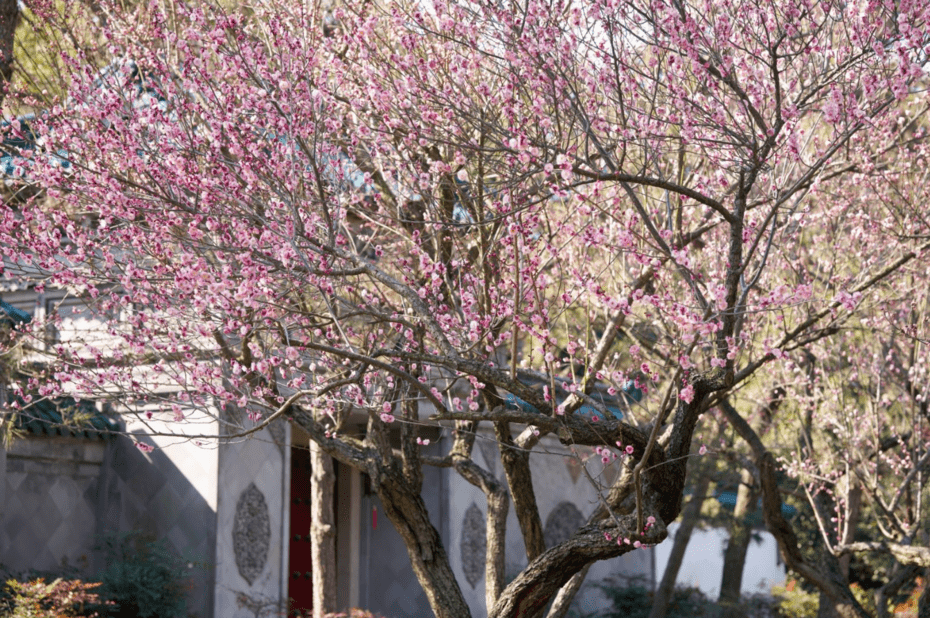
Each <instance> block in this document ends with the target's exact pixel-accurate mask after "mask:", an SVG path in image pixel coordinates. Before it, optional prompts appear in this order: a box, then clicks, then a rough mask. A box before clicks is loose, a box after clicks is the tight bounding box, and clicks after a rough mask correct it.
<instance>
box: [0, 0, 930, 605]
mask: <svg viewBox="0 0 930 618" xmlns="http://www.w3.org/2000/svg"><path fill="white" fill-rule="evenodd" d="M96 9H97V10H98V11H100V12H102V13H101V14H105V15H106V19H105V20H99V21H98V23H99V24H100V25H99V26H98V27H97V29H96V30H94V31H92V32H90V33H89V34H88V36H89V37H92V38H93V40H94V41H98V40H104V41H106V52H105V53H102V52H101V53H98V54H93V55H88V54H83V53H77V52H75V51H74V50H80V49H83V48H85V47H90V44H88V45H86V46H85V45H82V43H81V41H80V40H77V41H74V40H69V43H68V45H67V46H65V45H62V46H61V48H60V49H59V50H57V51H58V52H59V53H60V54H61V57H62V58H63V59H64V62H63V64H64V66H65V67H67V75H66V78H67V83H66V84H63V85H62V91H63V92H67V93H68V94H67V97H62V98H61V99H60V100H58V101H56V102H54V105H52V106H51V107H50V108H49V110H48V113H47V114H46V115H43V116H42V117H41V118H40V119H39V120H38V121H37V122H36V123H35V124H36V128H37V130H38V131H39V132H40V134H41V135H42V136H43V137H44V140H43V142H42V144H41V145H40V146H39V151H38V152H37V153H36V154H35V155H33V156H31V157H30V158H28V159H26V160H25V161H24V169H25V170H26V176H27V178H28V180H29V181H30V182H34V183H37V184H38V185H40V186H42V187H45V193H44V196H43V197H44V198H45V199H34V200H32V201H31V202H29V203H28V204H26V205H25V206H22V207H17V208H12V207H6V208H5V210H4V213H3V218H2V221H0V246H2V247H3V249H2V250H3V252H4V256H5V260H6V266H5V270H6V272H7V273H8V274H9V275H11V276H17V277H23V278H26V279H30V280H32V282H33V283H35V284H36V285H53V286H59V287H65V288H67V289H69V290H71V291H72V292H73V293H74V294H77V295H80V296H82V297H84V298H87V299H88V302H90V304H91V305H92V306H93V309H94V310H96V311H98V312H100V313H101V314H102V315H105V316H111V317H112V316H125V320H124V321H122V322H119V323H117V322H112V326H111V327H109V328H108V329H107V332H106V333H98V334H96V335H95V336H94V337H90V336H89V337H87V338H85V339H84V340H79V339H74V340H70V341H67V342H62V343H60V344H58V345H55V346H52V347H50V348H45V347H44V346H43V347H41V354H43V355H44V357H43V362H44V365H43V366H44V368H45V374H44V375H42V376H41V377H40V378H38V379H36V380H35V381H34V383H33V384H32V386H33V387H34V388H36V389H38V390H40V391H41V393H42V394H43V395H54V394H57V393H60V392H67V393H70V394H73V395H78V396H81V397H90V398H101V397H112V398H115V399H118V400H119V401H120V402H121V403H123V404H124V405H125V406H126V410H125V411H126V412H127V413H131V412H132V409H133V405H134V404H136V403H139V402H141V401H144V400H146V398H152V399H154V398H155V397H156V396H157V395H158V394H159V393H164V392H166V391H172V392H175V393H177V401H176V402H172V403H171V404H168V405H166V410H165V413H166V414H167V415H169V417H171V416H173V417H174V418H176V419H177V422H178V423H182V422H183V419H184V417H185V415H186V414H188V413H189V412H190V411H191V410H192V409H195V408H196V409H198V410H203V411H205V412H207V413H210V412H211V411H215V410H218V409H223V407H224V406H237V407H239V408H247V409H249V410H250V414H249V421H248V422H246V423H244V424H243V426H241V427H233V428H231V429H232V431H230V432H228V433H227V437H230V436H231V437H236V436H242V435H247V434H248V433H249V432H253V431H256V430H257V429H258V428H260V427H262V426H264V425H265V424H266V423H268V422H270V421H272V420H274V419H276V418H279V417H285V418H288V419H291V420H292V421H293V422H295V423H297V424H299V425H300V426H301V427H302V428H303V429H304V430H306V431H307V432H308V433H309V435H310V436H311V439H312V440H313V441H314V442H315V443H316V444H317V445H318V446H319V448H320V449H321V450H322V451H324V452H325V453H327V454H328V455H330V456H332V457H334V458H336V459H337V460H339V461H340V462H342V463H344V464H347V465H350V466H353V467H355V468H358V469H360V470H362V471H364V472H366V473H367V474H368V475H369V476H370V478H371V479H372V489H373V491H374V492H375V493H376V494H377V495H378V497H379V498H380V500H381V501H382V503H383V504H384V508H385V511H386V515H387V516H388V518H389V519H390V520H391V522H392V523H393V524H394V526H395V528H396V529H397V530H398V532H399V533H400V535H401V537H402V538H403V539H404V541H405V543H406V545H407V548H408V553H409V556H410V559H411V564H412V566H413V570H414V572H415V573H416V575H417V577H418V578H419V580H420V582H421V584H422V585H423V588H424V590H425V592H426V595H427V597H428V599H429V601H430V603H431V606H432V608H433V610H434V612H435V613H436V615H437V616H440V617H446V616H465V615H468V612H469V610H468V607H467V606H466V604H465V601H464V598H463V595H462V593H461V590H460V588H459V585H458V582H457V581H456V580H455V577H454V574H453V572H452V569H451V566H450V564H449V560H448V557H447V555H446V552H445V548H444V547H443V545H442V542H441V539H440V537H439V534H438V532H437V531H436V529H435V528H433V526H432V525H431V524H430V522H429V517H428V513H427V511H426V508H425V505H424V502H423V500H422V499H421V498H420V492H421V489H422V482H423V474H422V467H423V466H424V465H434V466H444V467H449V468H454V469H455V471H456V472H457V473H459V474H461V475H463V477H464V478H465V479H467V480H468V481H469V482H472V483H473V484H475V485H477V486H479V487H480V488H481V489H482V490H483V491H484V492H485V495H486V496H487V499H488V507H489V508H488V514H489V515H488V526H487V547H488V563H487V569H486V583H487V590H488V594H487V605H488V612H489V615H491V616H495V617H497V616H526V615H535V614H536V613H537V612H539V611H541V610H542V608H543V607H544V606H545V605H546V603H547V602H548V601H549V600H550V599H551V598H552V596H553V595H555V594H556V593H557V592H558V591H559V589H560V588H561V587H562V586H563V585H565V584H566V583H568V582H569V580H570V579H571V578H572V577H573V575H575V574H576V573H578V572H579V571H581V570H582V569H584V567H585V566H586V565H588V564H590V563H592V562H594V561H597V560H602V559H606V558H611V557H614V556H618V555H621V554H624V553H627V552H631V551H636V550H637V549H639V548H640V547H642V546H643V545H650V544H654V543H658V542H661V541H662V540H663V539H664V538H665V536H666V527H667V526H668V525H669V524H670V523H671V522H672V521H674V520H675V518H676V517H677V516H678V514H679V511H680V510H681V503H682V492H683V489H684V485H685V477H686V471H687V461H688V456H689V453H690V452H691V449H692V439H693V436H694V432H695V427H696V425H697V423H698V421H699V418H700V417H701V414H702V413H704V412H706V411H708V410H709V409H710V408H711V407H712V406H714V405H720V406H721V407H723V408H724V409H725V411H726V416H727V418H728V421H729V422H730V423H731V425H733V426H734V427H735V428H736V429H737V431H738V432H739V434H740V436H741V437H743V438H744V439H745V440H746V441H747V443H748V444H749V445H750V446H751V449H752V452H753V458H754V460H755V465H756V466H757V468H758V470H759V474H760V481H761V489H762V493H763V497H764V498H763V499H764V503H765V514H766V521H767V524H768V527H769V528H770V529H771V530H772V531H773V533H775V534H776V537H777V538H778V539H779V543H780V547H781V551H782V553H783V555H784V556H785V558H786V561H787V562H788V563H789V566H790V567H791V568H792V569H793V570H795V571H796V572H798V573H800V574H801V575H802V576H804V577H805V578H806V579H807V580H809V581H810V582H811V583H812V584H813V585H815V586H816V587H817V588H818V589H819V590H820V591H822V592H823V594H824V595H825V598H826V599H828V600H829V603H830V604H831V605H832V606H833V607H834V608H835V610H836V611H837V612H838V613H839V614H840V615H843V616H864V615H866V612H865V610H864V609H863V608H862V607H861V605H860V604H859V603H858V601H857V600H856V599H855V597H854V596H853V594H852V593H851V591H850V589H849V587H848V585H846V583H845V582H844V581H843V580H842V578H841V577H840V578H838V577H835V576H834V570H828V571H824V570H823V569H820V568H818V567H816V566H814V565H812V564H811V563H810V562H809V561H808V560H807V559H805V557H804V556H803V555H802V554H801V553H800V551H799V549H798V547H797V543H796V537H795V535H794V532H793V529H792V528H791V526H790V524H788V522H786V521H785V520H784V519H783V518H782V517H781V515H780V503H781V500H780V497H779V495H778V488H777V485H773V483H774V480H773V479H775V478H776V476H775V475H776V470H777V469H778V468H779V466H778V464H777V463H776V460H775V457H774V455H773V453H772V452H771V451H770V450H769V449H768V448H767V447H766V446H765V444H764V443H763V442H762V441H761V439H760V438H759V436H758V434H757V433H756V432H755V430H753V429H752V427H751V425H750V424H749V423H747V422H746V420H745V419H744V418H743V416H742V415H741V413H740V411H739V410H738V409H736V408H734V407H732V406H730V407H727V405H726V401H728V399H727V398H728V397H731V396H733V395H735V394H737V393H738V392H747V391H748V390H749V389H752V388H758V387H759V385H758V384H756V381H759V382H762V383H764V382H765V380H763V379H762V377H761V376H760V374H767V373H769V372H774V371H775V369H776V368H786V369H789V370H790V368H792V367H793V365H792V364H791V363H792V360H791V359H793V358H795V357H799V355H801V354H802V352H803V350H805V349H806V348H809V347H812V346H814V345H815V344H817V343H818V342H820V341H822V340H824V339H827V338H830V337H833V336H835V335H836V334H837V333H839V332H840V331H841V329H842V328H844V327H845V325H847V324H849V323H852V322H853V321H855V320H860V319H866V316H869V315H871V312H872V311H874V310H875V308H876V307H878V306H880V304H881V303H882V302H883V301H884V297H883V296H882V295H883V294H885V293H887V291H888V290H892V289H894V290H897V291H898V292H900V293H901V294H905V295H906V294H908V291H907V286H906V285H905V281H906V280H905V279H903V278H902V277H904V276H905V272H906V271H907V270H909V269H913V270H914V271H920V269H921V268H922V267H923V261H922V260H919V259H917V258H918V257H919V256H920V255H921V254H922V252H923V251H924V250H925V249H926V247H927V245H926V238H925V237H926V234H927V225H926V222H925V221H923V220H921V219H919V218H914V217H913V216H910V217H895V216H890V215H888V214H887V212H886V209H892V210H893V209H894V208H897V207H898V206H899V205H903V201H901V200H899V199H898V197H897V196H896V195H894V194H893V193H891V192H888V191H882V192H879V191H876V190H875V189H874V188H873V185H874V184H875V183H880V182H882V181H883V180H885V179H888V180H890V179H895V178H900V176H899V173H900V172H901V170H902V167H901V165H902V163H901V160H902V159H904V158H905V156H904V153H903V150H902V148H903V145H904V144H908V143H910V141H913V140H912V138H911V137H910V136H911V133H909V131H910V128H909V125H908V123H907V122H904V123H903V124H902V123H899V122H898V119H899V118H901V117H902V115H903V116H904V117H905V118H908V117H911V116H913V117H916V116H919V115H920V114H922V113H923V112H921V111H920V110H921V109H925V107H926V98H925V95H924V92H923V90H922V88H923V85H924V73H923V70H922V66H923V65H922V63H923V62H924V48H923V46H924V45H925V40H926V37H925V35H926V32H927V28H928V26H927V14H926V11H928V10H930V9H927V8H925V7H923V6H922V5H920V4H919V3H899V4H896V5H893V6H892V5H890V4H889V5H885V4H878V3H870V4H864V5H860V4H856V3H847V4H843V5H839V4H838V5H833V4H830V3H805V2H800V1H799V2H795V1H791V0H786V1H769V0H756V1H749V0H737V1H734V2H730V3H726V4H719V3H706V4H702V3H699V2H695V3H688V2H681V1H674V2H671V3H666V2H662V1H659V0H655V1H653V2H640V1H632V0H631V1H628V2H615V1H613V0H603V1H597V2H584V3H574V2H567V1H566V2H548V1H545V2H544V1H537V0H530V1H529V2H524V3H510V2H504V3H499V4H488V3H471V2H467V1H460V2H434V3H432V4H422V3H411V4H404V3H402V2H397V3H390V4H386V5H377V4H374V3H365V4H362V5H360V6H358V7H353V9H354V10H352V11H350V10H348V9H342V10H337V11H335V12H334V13H332V14H331V15H329V14H327V13H326V12H325V11H323V10H321V9H320V8H319V7H314V6H312V5H311V6H308V5H307V3H304V2H293V3H289V2H287V1H286V0H280V1H273V2H263V3H255V4H254V5H247V6H243V7H241V8H235V9H229V10H227V9H224V8H222V7H220V6H203V5H200V4H193V5H186V4H184V3H181V2H172V1H170V0H165V1H164V2H154V3H148V4H146V5H144V6H139V7H131V6H130V7H125V6H122V5H120V4H119V3H112V4H111V3H107V2H101V3H99V6H98V7H96ZM33 10H34V11H35V12H36V14H37V15H40V16H41V15H46V14H47V16H48V19H47V20H45V21H44V22H43V23H56V22H55V21H54V19H55V17H56V15H58V14H57V8H56V7H55V5H54V4H53V3H49V4H47V5H43V4H42V3H41V2H37V3H35V4H34V6H33ZM72 10H74V11H75V12H79V11H80V10H82V9H81V7H77V6H76V7H72ZM91 22H92V20H91V19H89V18H88V19H87V22H86V23H91ZM103 65H107V68H106V70H105V71H104V72H103V73H101V69H103V68H104V66H103ZM22 103H23V104H28V103H32V101H23V102H22ZM17 130H18V128H17V126H16V125H15V123H14V125H13V127H12V128H11V131H13V132H15V131H17ZM913 139H918V138H916V137H914V138H913ZM59 152H66V153H67V159H68V162H69V165H67V166H65V165H62V164H61V159H60V158H56V157H55V156H52V155H54V154H55V153H59ZM907 212H911V211H907ZM875 221H880V222H881V224H880V225H879V224H874V223H873V222H875ZM840 255H847V256H850V255H851V256H854V257H855V259H853V260H849V259H845V260H839V259H836V256H840ZM36 328H37V329H38V328H39V326H38V325H37V326H36ZM35 332H36V333H38V332H41V331H39V330H36V331H35ZM36 349H37V350H39V349H40V346H38V345H37V346H36ZM36 353H37V354H38V353H39V352H38V351H37V352H36ZM765 386H767V384H766V385H765ZM624 389H626V391H627V392H628V393H630V392H633V390H634V389H635V391H636V392H637V393H638V394H639V398H640V401H639V402H638V403H637V404H636V405H626V404H623V403H621V402H623V401H624V400H625V399H626V398H625V397H624V395H623V394H622V391H623V390H624ZM794 396H798V395H797V394H796V393H795V394H794ZM605 402H606V404H605ZM612 402H613V403H616V404H619V405H623V407H624V408H625V409H624V415H623V418H622V419H617V418H615V415H614V414H613V413H612V411H611V409H609V408H608V405H613V403H612ZM353 415H355V416H353ZM358 415H362V418H364V419H365V423H366V429H365V432H364V435H353V434H351V433H349V432H348V431H347V428H348V427H349V424H350V422H351V421H352V419H353V418H359V416H358ZM427 416H429V417H430V418H429V422H431V423H439V424H440V425H441V426H443V427H446V428H449V429H453V428H454V434H453V435H454V441H453V445H452V447H451V450H450V451H449V452H448V453H446V454H444V455H443V456H441V457H426V456H424V455H422V454H421V452H420V446H421V444H422V443H423V437H422V431H421V427H422V424H423V423H424V422H427ZM786 422H787V421H786ZM481 423H484V424H487V425H489V426H490V427H491V429H492V430H493V432H494V435H495V437H496V439H497V440H498V442H499V445H500V452H501V460H502V463H503V468H504V471H505V475H506V480H507V486H508V487H507V489H509V499H511V500H512V504H513V508H514V510H515V514H516V516H517V520H518V522H519V526H520V531H521V534H522V537H523V540H524V546H525V551H526V558H527V561H528V566H527V567H526V568H525V569H524V570H523V571H522V572H521V573H520V574H519V575H518V576H517V577H516V578H515V579H514V580H513V581H512V582H511V583H509V584H508V585H507V586H504V574H503V547H504V544H503V538H502V537H503V533H504V527H503V522H504V518H505V517H506V513H507V506H506V505H507V500H508V498H507V491H505V489H504V488H502V487H501V486H500V485H499V484H498V483H496V482H495V480H494V478H493V477H492V476H491V475H490V474H489V473H488V471H487V470H484V469H483V468H482V467H480V466H479V465H478V463H476V461H475V460H474V459H472V456H471V455H472V446H473V443H474V436H475V431H476V430H477V429H478V427H479V424H481ZM809 425H810V424H809V423H808V424H804V423H803V422H800V424H795V425H794V430H795V432H796V434H797V432H801V433H804V432H805V431H810V428H809ZM545 434H552V435H553V436H555V437H557V438H558V439H559V440H560V441H562V442H563V443H565V444H568V445H579V446H580V445H585V446H592V447H595V448H597V449H598V452H599V453H600V454H601V456H602V458H603V460H604V461H605V463H606V462H610V461H612V460H615V459H616V460H618V461H621V463H622V473H621V474H620V475H619V477H618V479H617V481H616V482H615V483H614V484H612V485H611V486H605V487H599V488H598V489H599V493H600V496H601V503H600V506H599V508H598V509H597V510H596V511H595V513H594V514H593V515H592V516H591V518H590V520H589V522H588V523H586V524H585V525H584V526H582V527H581V528H579V530H578V531H577V532H576V533H575V534H574V536H573V537H572V538H570V539H569V540H567V541H565V542H563V543H561V544H559V545H557V546H555V547H552V548H549V549H546V547H545V544H544V541H543V535H542V522H541V517H540V513H539V509H538V507H537V504H536V496H535V495H534V491H533V484H532V468H531V466H530V457H531V453H532V452H533V450H534V449H535V448H537V447H538V446H539V444H540V439H541V438H542V437H543V436H544V435H545ZM392 437H395V438H397V440H398V441H396V442H392ZM921 440H923V441H922V442H920V444H919V445H918V447H917V448H918V450H921V449H925V448H926V440H924V439H923V438H921ZM809 442H810V443H813V439H811V440H810V441H809ZM816 452H818V451H815V450H813V449H809V450H807V451H804V452H802V453H800V456H801V457H803V458H804V461H808V460H810V459H811V458H813V457H815V455H816ZM921 452H922V450H921ZM794 462H795V463H796V464H797V465H800V462H799V460H797V459H796V460H794ZM850 551H857V549H850ZM827 555H828V556H829V557H832V560H833V561H834V562H837V564H838V557H837V556H836V555H835V553H828V554H827ZM831 564H832V563H831ZM837 568H839V567H837Z"/></svg>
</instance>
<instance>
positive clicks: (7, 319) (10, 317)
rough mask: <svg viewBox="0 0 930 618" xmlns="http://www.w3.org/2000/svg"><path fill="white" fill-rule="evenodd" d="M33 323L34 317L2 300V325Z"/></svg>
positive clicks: (0, 302)
mask: <svg viewBox="0 0 930 618" xmlns="http://www.w3.org/2000/svg"><path fill="white" fill-rule="evenodd" d="M31 321H32V316H31V315H29V314H28V313H26V312H25V311H23V310H22V309H17V308H16V307H14V306H13V305H11V304H10V303H8V302H4V301H2V300H0V324H12V325H14V326H15V325H16V324H28V323H29V322H31Z"/></svg>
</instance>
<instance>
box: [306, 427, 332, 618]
mask: <svg viewBox="0 0 930 618" xmlns="http://www.w3.org/2000/svg"><path fill="white" fill-rule="evenodd" d="M310 467H311V469H312V479H313V481H312V485H311V492H312V501H311V505H310V510H311V525H310V537H311V539H312V541H313V543H312V546H311V551H312V552H313V553H312V558H313V617H314V618H323V616H324V615H325V614H329V613H332V612H335V611H336V521H335V517H334V515H333V500H334V488H335V484H336V483H335V479H336V475H335V472H334V471H333V459H332V457H330V456H329V455H328V454H326V452H325V451H323V449H322V448H320V445H319V444H317V443H316V442H314V441H313V440H311V441H310Z"/></svg>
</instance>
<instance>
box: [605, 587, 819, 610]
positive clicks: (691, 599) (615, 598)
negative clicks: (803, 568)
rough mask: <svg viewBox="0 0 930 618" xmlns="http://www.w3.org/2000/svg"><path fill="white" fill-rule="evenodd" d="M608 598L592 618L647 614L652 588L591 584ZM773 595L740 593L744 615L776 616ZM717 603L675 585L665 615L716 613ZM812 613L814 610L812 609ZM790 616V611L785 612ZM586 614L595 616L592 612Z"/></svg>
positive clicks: (699, 592)
mask: <svg viewBox="0 0 930 618" xmlns="http://www.w3.org/2000/svg"><path fill="white" fill-rule="evenodd" d="M595 585H596V586H597V587H598V588H600V590H601V591H602V592H603V593H604V595H605V596H607V598H608V599H610V601H611V605H612V607H611V608H610V609H609V610H605V611H602V612H600V613H597V614H595V616H596V618H648V616H649V612H650V611H651V610H652V601H653V599H652V592H651V591H650V590H649V589H648V588H646V587H645V586H643V585H641V584H634V585H629V584H627V585H617V583H616V582H613V583H610V584H595ZM776 604H777V599H774V598H772V597H769V596H767V595H759V594H754V595H743V597H742V598H741V599H740V604H739V607H740V610H741V614H742V615H744V616H752V617H753V618H776V617H778V616H780V615H781V614H779V613H778V608H777V606H776ZM718 610H719V606H718V605H717V603H715V602H714V601H712V600H710V599H708V598H707V597H706V596H705V595H704V593H703V592H701V591H700V589H698V588H685V587H678V588H675V591H674V592H673V593H672V598H671V601H670V602H669V605H668V609H667V610H666V613H665V617H666V618H711V617H713V616H717V615H718V614H719V612H718ZM815 613H816V612H815ZM785 615H786V616H792V618H794V617H793V615H791V614H785ZM590 618H595V617H594V616H592V617H590Z"/></svg>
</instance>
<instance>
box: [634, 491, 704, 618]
mask: <svg viewBox="0 0 930 618" xmlns="http://www.w3.org/2000/svg"><path fill="white" fill-rule="evenodd" d="M709 487H710V475H708V474H704V475H702V476H701V477H700V478H699V479H698V482H697V485H696V486H695V488H694V496H693V497H692V498H691V501H690V502H688V505H687V506H686V507H685V508H684V509H683V510H682V512H681V523H680V524H679V526H678V530H677V531H676V532H675V540H674V542H673V544H672V552H671V554H669V557H668V564H667V565H666V566H665V573H663V574H662V581H661V582H660V583H659V587H658V588H656V593H655V596H654V597H653V601H652V609H651V610H650V612H649V618H665V612H666V611H668V604H669V602H670V601H671V600H672V593H673V592H674V591H675V582H676V581H678V571H679V570H680V569H681V563H682V561H683V560H684V558H685V551H686V550H687V549H688V543H690V542H691V533H692V532H694V527H695V525H697V522H698V520H699V519H700V515H701V506H702V505H703V504H704V498H705V497H706V496H707V490H708V488H709Z"/></svg>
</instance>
